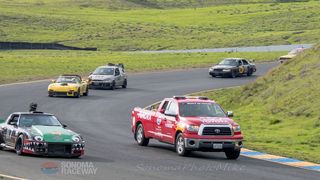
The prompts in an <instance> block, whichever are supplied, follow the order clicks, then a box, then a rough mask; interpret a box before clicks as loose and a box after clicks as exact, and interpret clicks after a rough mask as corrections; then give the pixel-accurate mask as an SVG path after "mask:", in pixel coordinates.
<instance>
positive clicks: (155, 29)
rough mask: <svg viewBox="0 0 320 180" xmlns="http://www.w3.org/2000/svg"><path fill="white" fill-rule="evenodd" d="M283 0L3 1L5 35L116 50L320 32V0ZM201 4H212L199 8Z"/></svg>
mask: <svg viewBox="0 0 320 180" xmlns="http://www.w3.org/2000/svg"><path fill="white" fill-rule="evenodd" d="M226 2H228V3H227V4H225V3H226ZM278 2H280V1H277V0H247V1H240V0H231V1H222V0H208V1H202V0H179V1H174V0H144V1H141V0H139V1H138V0H115V1H113V0H105V1H103V0H93V1H84V0H80V1H73V0H28V1H27V0H10V1H9V0H6V1H0V22H1V29H0V39H1V41H26V42H60V43H63V44H65V45H73V46H80V47H98V48H99V50H113V51H127V50H161V49H191V48H211V47H228V46H251V45H271V44H299V43H314V42H317V40H319V39H320V23H319V20H318V19H320V3H319V1H309V2H289V3H278ZM230 3H232V4H230ZM199 6H208V7H203V8H195V7H199ZM181 7H183V8H181ZM178 8H180V9H178Z"/></svg>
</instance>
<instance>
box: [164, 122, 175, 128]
mask: <svg viewBox="0 0 320 180" xmlns="http://www.w3.org/2000/svg"><path fill="white" fill-rule="evenodd" d="M164 126H165V127H166V128H172V127H173V124H172V123H171V122H170V123H166V124H164Z"/></svg>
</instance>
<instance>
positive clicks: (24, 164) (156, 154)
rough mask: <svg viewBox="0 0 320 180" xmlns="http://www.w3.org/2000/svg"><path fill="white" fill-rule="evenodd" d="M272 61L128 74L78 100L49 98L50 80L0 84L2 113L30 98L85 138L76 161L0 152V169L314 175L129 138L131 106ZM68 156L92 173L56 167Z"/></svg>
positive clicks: (265, 178)
mask: <svg viewBox="0 0 320 180" xmlns="http://www.w3.org/2000/svg"><path fill="white" fill-rule="evenodd" d="M275 65H276V63H269V64H260V65H257V66H258V72H257V73H256V75H254V76H252V77H242V78H235V79H231V78H211V77H210V76H209V75H208V73H207V69H191V70H181V71H168V72H162V73H139V74H132V75H130V76H129V80H128V83H129V84H128V88H127V89H117V90H115V91H111V90H92V91H90V95H89V96H88V97H82V98H80V99H76V98H49V97H48V96H47V85H48V83H49V82H36V83H28V84H18V85H8V86H0V117H1V118H6V117H7V115H9V114H10V113H11V112H15V111H27V110H28V105H29V103H30V102H37V103H38V107H39V110H41V111H45V112H50V113H54V114H55V115H56V116H57V117H58V118H59V119H60V121H62V122H63V123H64V124H67V125H68V127H69V128H70V129H72V130H74V131H76V132H79V133H81V134H82V136H83V137H84V138H85V140H86V155H85V156H83V157H82V158H80V159H67V158H49V157H36V156H17V155H16V154H15V153H14V152H11V151H0V173H3V174H6V175H13V176H18V177H22V178H28V179H111V180H113V179H131V180H144V179H146V180H150V179H175V180H180V179H181V180H187V179H201V180H205V179H208V180H215V179H224V180H229V179H230V180H231V179H244V180H250V179H253V180H257V179H259V180H273V179H274V180H278V179H288V180H301V179H304V180H312V179H319V173H318V172H314V171H309V170H304V169H299V168H294V167H289V166H285V165H280V164H275V163H271V162H267V161H261V160H256V159H250V158H246V157H240V158H239V159H238V160H227V159H226V158H225V156H224V154H223V153H202V152H196V153H193V154H192V156H191V157H179V156H178V155H177V154H176V153H175V152H174V148H173V146H171V145H167V144H162V143H159V142H157V141H151V142H150V144H149V146H148V147H140V146H138V145H137V144H136V143H135V141H134V139H133V135H132V133H131V131H130V125H131V119H130V115H131V110H132V108H133V107H135V106H141V107H144V106H146V105H148V104H151V103H153V102H155V101H158V100H161V99H162V98H164V97H171V96H173V95H181V94H186V93H191V92H196V91H201V90H208V89H214V88H224V87H232V86H239V85H243V84H247V83H249V82H252V81H254V80H255V79H256V78H257V77H258V76H260V75H262V74H264V73H266V72H267V71H269V70H270V69H271V68H272V67H274V66H275ZM235 115H237V112H235ZM67 162H69V163H77V162H86V163H88V164H89V163H92V164H91V165H93V167H92V168H97V169H96V170H97V171H96V173H95V175H90V174H88V173H87V174H86V173H85V172H81V171H73V172H71V171H70V172H66V171H63V172H62V171H61V169H63V168H62V164H66V163H67ZM44 163H51V164H56V165H57V166H56V167H59V169H58V170H57V171H55V172H54V173H52V174H48V172H45V171H43V169H41V168H43V167H44Z"/></svg>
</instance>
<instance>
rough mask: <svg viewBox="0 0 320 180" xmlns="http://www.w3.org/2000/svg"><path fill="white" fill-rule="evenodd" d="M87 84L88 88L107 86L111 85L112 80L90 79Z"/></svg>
mask: <svg viewBox="0 0 320 180" xmlns="http://www.w3.org/2000/svg"><path fill="white" fill-rule="evenodd" d="M89 86H90V88H109V87H111V86H112V82H110V81H94V80H92V81H91V83H90V85H89Z"/></svg>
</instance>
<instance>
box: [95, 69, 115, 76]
mask: <svg viewBox="0 0 320 180" xmlns="http://www.w3.org/2000/svg"><path fill="white" fill-rule="evenodd" d="M92 74H93V75H113V74H114V68H98V69H96V70H95V71H94V72H93V73H92Z"/></svg>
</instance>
